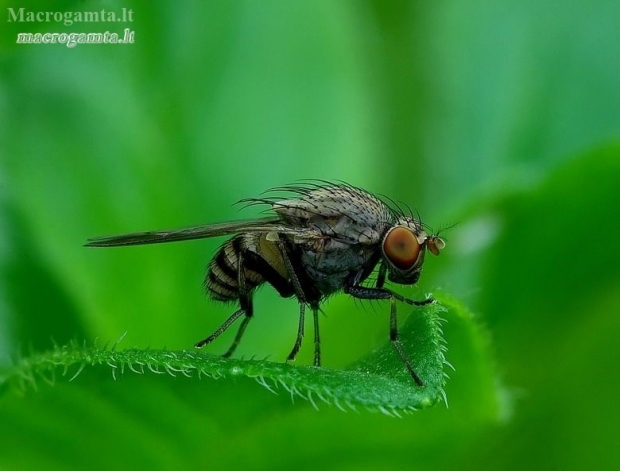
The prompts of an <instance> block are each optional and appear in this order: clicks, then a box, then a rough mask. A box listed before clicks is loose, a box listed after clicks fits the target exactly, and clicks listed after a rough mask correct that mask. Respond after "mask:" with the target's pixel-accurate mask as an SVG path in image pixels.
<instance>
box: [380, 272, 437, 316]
mask: <svg viewBox="0 0 620 471" xmlns="http://www.w3.org/2000/svg"><path fill="white" fill-rule="evenodd" d="M386 274H387V267H386V266H385V263H384V262H382V263H381V265H380V266H379V273H378V274H377V283H376V284H375V287H376V289H381V290H384V291H388V292H389V293H391V294H392V295H393V296H394V298H396V299H398V300H399V301H401V302H403V303H407V304H411V305H413V306H424V305H426V304H430V303H432V302H433V301H434V299H433V298H426V299H424V300H423V301H414V300H413V299H409V298H405V297H404V296H401V295H400V294H398V293H395V292H393V291H390V290H387V289H385V288H383V285H385V275H386ZM373 299H375V298H373Z"/></svg>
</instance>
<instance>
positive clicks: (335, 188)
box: [272, 184, 394, 245]
mask: <svg viewBox="0 0 620 471" xmlns="http://www.w3.org/2000/svg"><path fill="white" fill-rule="evenodd" d="M289 190H290V191H293V192H296V193H298V194H299V195H300V196H299V198H291V199H286V200H282V201H276V202H272V207H273V210H274V211H275V212H276V213H278V214H279V215H280V217H281V218H282V220H283V221H285V222H288V223H289V224H292V225H296V226H301V227H308V226H310V227H315V228H317V229H318V230H319V231H320V232H321V233H322V234H324V235H328V236H330V237H333V238H335V239H337V240H340V241H342V242H345V243H348V244H364V245H371V244H377V243H379V242H380V241H381V237H382V234H384V232H385V229H386V226H388V225H390V224H391V223H392V220H393V218H394V215H393V212H392V211H391V209H390V208H389V207H388V206H387V205H385V204H384V203H383V202H382V201H381V200H379V199H378V198H376V197H375V196H373V195H371V194H370V193H368V192H366V191H364V190H362V189H360V188H356V187H354V186H351V185H346V184H336V185H328V186H317V187H314V188H311V189H309V188H306V187H298V188H297V187H290V188H289Z"/></svg>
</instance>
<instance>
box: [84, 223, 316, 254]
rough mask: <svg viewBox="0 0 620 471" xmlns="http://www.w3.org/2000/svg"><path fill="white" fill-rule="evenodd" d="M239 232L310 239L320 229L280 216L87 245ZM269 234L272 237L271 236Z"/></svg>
mask: <svg viewBox="0 0 620 471" xmlns="http://www.w3.org/2000/svg"><path fill="white" fill-rule="evenodd" d="M239 232H266V233H267V234H271V233H276V234H290V235H292V236H294V237H300V238H311V237H313V236H315V235H316V234H317V233H318V232H317V231H316V230H312V229H310V228H306V229H304V228H295V227H291V226H290V225H288V224H286V223H285V222H283V221H282V219H281V218H280V217H278V216H273V217H268V218H262V219H253V220H246V221H234V222H224V223H220V224H209V225H206V226H196V227H188V228H185V229H174V230H169V231H151V232H136V233H133V234H123V235H117V236H110V237H98V238H95V239H89V240H88V242H87V243H86V244H85V247H118V246H123V245H145V244H161V243H164V242H179V241H183V240H193V239H205V238H207V237H217V236H223V235H230V234H237V233H239ZM268 237H269V236H268Z"/></svg>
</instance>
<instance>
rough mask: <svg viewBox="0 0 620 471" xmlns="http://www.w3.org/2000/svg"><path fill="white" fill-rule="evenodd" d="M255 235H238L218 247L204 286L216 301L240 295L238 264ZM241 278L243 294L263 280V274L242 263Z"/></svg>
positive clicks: (249, 248) (232, 299) (249, 247)
mask: <svg viewBox="0 0 620 471" xmlns="http://www.w3.org/2000/svg"><path fill="white" fill-rule="evenodd" d="M256 236H257V235H254V234H251V235H250V234H247V235H239V236H237V237H234V238H233V239H230V240H229V241H227V242H226V243H225V244H224V245H222V246H221V247H220V249H219V250H218V252H217V254H216V255H215V257H214V258H213V260H211V263H210V264H209V269H208V271H207V277H206V279H205V288H206V290H207V293H208V294H209V295H210V296H211V297H212V298H213V299H215V300H217V301H236V300H238V299H239V296H240V294H241V293H240V287H239V279H240V276H239V264H240V263H243V262H242V260H243V259H244V254H246V253H247V251H248V250H251V246H253V245H254V244H253V240H252V239H254V238H255V237H256ZM242 272H243V274H242V279H243V280H244V281H243V283H244V291H245V294H247V293H249V292H251V291H252V290H253V289H254V288H256V287H257V286H258V285H260V284H262V283H264V282H265V278H264V277H263V275H261V274H260V273H258V272H257V271H255V270H253V269H252V268H250V267H248V266H247V263H243V267H242Z"/></svg>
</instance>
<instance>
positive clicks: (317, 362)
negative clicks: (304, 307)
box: [312, 307, 321, 366]
mask: <svg viewBox="0 0 620 471" xmlns="http://www.w3.org/2000/svg"><path fill="white" fill-rule="evenodd" d="M312 316H313V318H314V366H321V337H320V335H319V309H318V308H317V307H313V308H312Z"/></svg>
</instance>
